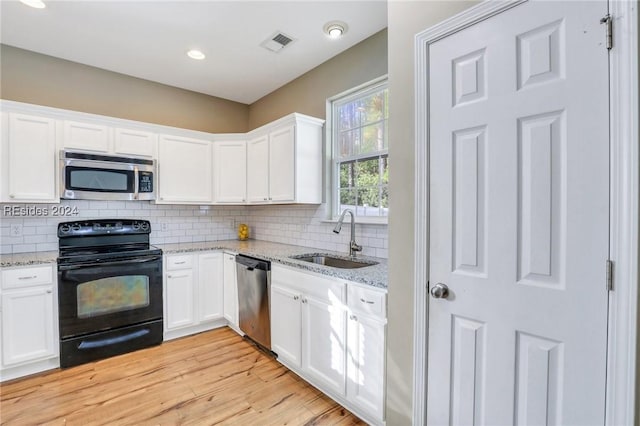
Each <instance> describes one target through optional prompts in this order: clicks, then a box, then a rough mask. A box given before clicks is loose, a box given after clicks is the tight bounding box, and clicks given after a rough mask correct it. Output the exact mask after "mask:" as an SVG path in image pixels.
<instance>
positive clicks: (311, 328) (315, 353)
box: [302, 295, 347, 395]
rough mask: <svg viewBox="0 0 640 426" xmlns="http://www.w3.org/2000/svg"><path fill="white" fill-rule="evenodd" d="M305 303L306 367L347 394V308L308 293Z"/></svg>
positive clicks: (303, 351)
mask: <svg viewBox="0 0 640 426" xmlns="http://www.w3.org/2000/svg"><path fill="white" fill-rule="evenodd" d="M302 306H303V308H302V336H303V343H302V369H303V371H304V372H305V373H307V374H308V375H309V376H311V377H313V378H315V379H316V380H317V381H319V382H322V383H323V384H324V386H325V387H326V388H327V389H331V390H333V391H334V392H336V393H338V394H339V395H345V356H346V352H345V350H346V348H345V346H346V340H345V337H346V325H347V324H346V311H345V309H344V307H343V306H342V305H339V304H335V305H332V304H330V303H328V302H326V301H324V300H320V299H316V298H315V297H311V296H308V295H307V296H303V300H302Z"/></svg>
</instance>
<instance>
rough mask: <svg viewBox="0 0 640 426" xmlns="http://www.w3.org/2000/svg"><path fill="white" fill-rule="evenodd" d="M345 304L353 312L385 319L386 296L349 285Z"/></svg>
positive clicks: (380, 292) (379, 292)
mask: <svg viewBox="0 0 640 426" xmlns="http://www.w3.org/2000/svg"><path fill="white" fill-rule="evenodd" d="M347 304H348V306H349V309H351V310H352V311H354V312H362V313H365V314H371V315H375V316H378V317H380V318H386V317H387V294H386V293H384V292H382V291H376V290H371V289H367V288H364V287H360V286H357V285H352V284H349V286H348V290H347Z"/></svg>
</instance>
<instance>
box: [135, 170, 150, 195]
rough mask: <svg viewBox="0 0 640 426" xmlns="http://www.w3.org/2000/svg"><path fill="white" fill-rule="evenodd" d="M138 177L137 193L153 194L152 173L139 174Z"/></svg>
mask: <svg viewBox="0 0 640 426" xmlns="http://www.w3.org/2000/svg"><path fill="white" fill-rule="evenodd" d="M138 176H139V181H138V192H153V173H152V172H140V173H139V175H138Z"/></svg>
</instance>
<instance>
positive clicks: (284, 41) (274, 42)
mask: <svg viewBox="0 0 640 426" xmlns="http://www.w3.org/2000/svg"><path fill="white" fill-rule="evenodd" d="M292 41H294V39H293V38H292V37H289V36H288V35H286V34H283V33H281V32H280V31H278V32H277V33H275V34H273V35H272V36H271V37H269V38H268V39H266V40H265V41H263V42H262V43H260V46H262V47H264V48H265V49H267V50H270V51H272V52H279V51H280V50H282V48H283V47H285V46H286V45H288V44H289V43H291V42H292Z"/></svg>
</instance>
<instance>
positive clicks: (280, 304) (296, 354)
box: [271, 265, 302, 368]
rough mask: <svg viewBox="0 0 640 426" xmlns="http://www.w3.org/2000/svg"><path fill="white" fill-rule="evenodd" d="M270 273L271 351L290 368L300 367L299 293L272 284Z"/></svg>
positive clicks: (300, 327)
mask: <svg viewBox="0 0 640 426" xmlns="http://www.w3.org/2000/svg"><path fill="white" fill-rule="evenodd" d="M273 268H275V270H276V271H278V270H279V268H277V267H276V266H275V265H272V271H271V277H272V282H271V349H272V350H273V351H274V352H275V353H277V354H278V359H279V360H280V361H283V360H286V364H287V365H288V366H289V367H292V368H300V367H302V307H301V306H300V291H299V290H297V289H295V288H289V287H287V285H286V284H282V285H281V284H280V282H279V281H276V282H274V281H273V277H274V276H277V275H278V274H277V272H276V273H274V272H275V271H274V270H273Z"/></svg>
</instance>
